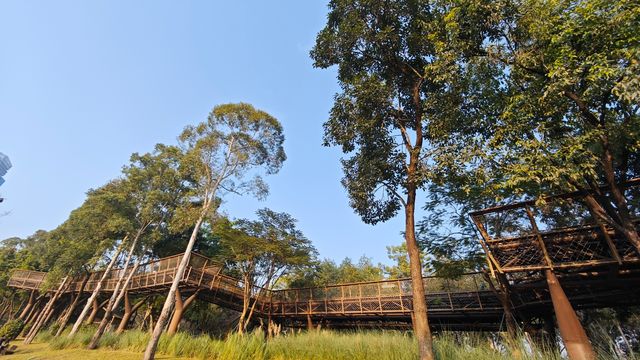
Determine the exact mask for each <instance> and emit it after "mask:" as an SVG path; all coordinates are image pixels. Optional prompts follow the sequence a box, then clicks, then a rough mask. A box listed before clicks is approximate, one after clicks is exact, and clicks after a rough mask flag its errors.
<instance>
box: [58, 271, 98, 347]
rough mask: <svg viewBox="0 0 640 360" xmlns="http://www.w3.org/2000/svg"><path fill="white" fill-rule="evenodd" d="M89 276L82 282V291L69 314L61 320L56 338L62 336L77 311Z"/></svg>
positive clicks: (69, 309)
mask: <svg viewBox="0 0 640 360" xmlns="http://www.w3.org/2000/svg"><path fill="white" fill-rule="evenodd" d="M89 276H91V274H87V275H86V276H85V277H84V279H83V280H82V284H81V285H80V290H79V291H78V294H77V295H76V297H75V298H74V299H73V302H71V305H69V308H68V309H67V313H66V314H64V316H63V317H62V318H61V321H60V326H59V327H58V331H57V332H56V335H55V337H58V336H60V334H62V332H63V331H64V329H65V328H66V327H67V323H68V322H69V319H70V318H71V315H73V312H74V311H75V310H76V307H77V306H78V302H79V301H80V298H81V297H82V292H83V291H84V287H85V286H86V285H87V281H89Z"/></svg>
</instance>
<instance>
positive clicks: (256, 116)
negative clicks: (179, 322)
mask: <svg viewBox="0 0 640 360" xmlns="http://www.w3.org/2000/svg"><path fill="white" fill-rule="evenodd" d="M179 140H180V144H181V146H182V150H183V151H184V156H183V157H182V166H181V168H182V170H183V171H184V173H185V174H186V176H187V178H188V179H189V180H190V182H191V189H192V192H191V193H190V194H188V196H189V197H190V198H191V199H192V200H193V201H194V202H197V203H198V204H200V206H199V208H197V209H195V210H196V211H195V212H194V211H193V210H194V208H193V207H185V208H187V211H186V212H187V213H188V214H190V217H191V219H193V221H194V227H193V231H192V233H191V237H190V238H189V242H188V244H187V247H186V249H185V253H184V256H183V257H182V259H181V261H180V264H179V266H178V269H177V272H176V275H175V277H174V281H173V283H172V285H171V288H170V290H169V294H167V299H166V301H165V303H164V306H163V308H162V312H161V313H160V316H159V318H158V321H157V323H156V326H155V328H154V330H153V335H152V336H151V339H150V340H149V343H148V345H147V348H146V350H145V354H144V359H153V358H154V356H155V351H156V348H157V346H158V341H159V339H160V335H161V333H162V330H163V328H164V326H165V325H166V323H167V321H168V319H169V315H170V313H171V310H172V308H173V306H174V303H175V294H176V291H177V289H178V284H179V282H180V279H181V278H182V275H183V273H184V271H185V269H186V267H187V265H188V263H189V258H190V255H191V251H192V249H193V247H194V244H195V241H196V238H197V236H198V232H199V231H200V228H201V226H202V224H203V223H204V222H205V220H207V219H209V218H211V217H212V215H213V213H214V212H215V210H216V208H217V206H218V204H219V197H221V196H222V195H223V193H228V192H232V193H236V194H242V193H246V192H252V193H254V194H255V195H256V196H258V197H261V196H265V195H266V194H267V186H266V184H265V183H264V181H263V180H262V178H261V176H260V174H259V172H260V170H263V171H264V172H265V173H266V174H274V173H276V172H278V171H279V170H280V167H281V166H282V163H283V162H284V160H285V159H286V156H285V153H284V148H283V147H282V144H283V142H284V135H283V134H282V126H281V125H280V123H279V122H278V120H277V119H276V118H274V117H273V116H271V115H269V114H267V113H266V112H264V111H261V110H258V109H256V108H254V107H253V106H252V105H249V104H244V103H239V104H225V105H218V106H216V107H215V108H214V109H213V110H212V111H211V113H210V114H209V117H208V119H207V121H205V122H203V123H200V124H198V125H196V126H187V127H186V128H185V130H184V131H183V132H182V134H181V135H180V137H179ZM251 175H253V177H251V178H250V179H247V178H248V177H249V176H251Z"/></svg>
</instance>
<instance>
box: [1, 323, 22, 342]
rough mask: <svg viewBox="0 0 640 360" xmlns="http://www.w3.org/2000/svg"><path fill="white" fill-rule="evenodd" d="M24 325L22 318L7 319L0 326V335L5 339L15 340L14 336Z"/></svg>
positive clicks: (16, 335) (18, 333) (15, 336)
mask: <svg viewBox="0 0 640 360" xmlns="http://www.w3.org/2000/svg"><path fill="white" fill-rule="evenodd" d="M23 327H24V322H22V320H19V319H16V320H11V321H8V322H7V323H6V324H4V325H3V326H2V327H1V328H0V337H3V338H5V340H9V341H11V340H15V338H17V337H18V335H20V331H22V328H23Z"/></svg>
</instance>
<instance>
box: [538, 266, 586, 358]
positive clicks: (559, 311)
mask: <svg viewBox="0 0 640 360" xmlns="http://www.w3.org/2000/svg"><path fill="white" fill-rule="evenodd" d="M545 276H546V278H547V285H548V286H549V293H550V294H551V302H552V303H553V310H554V311H555V313H556V321H557V322H558V329H559V330H560V336H561V337H562V341H563V342H564V345H565V347H566V349H567V354H568V355H569V359H571V360H595V359H596V355H595V353H594V352H593V348H592V347H591V343H590V342H589V338H587V333H586V332H585V331H584V328H583V327H582V324H580V320H579V319H578V315H577V314H576V312H575V310H574V309H573V306H571V303H570V302H569V299H568V298H567V295H566V294H565V292H564V290H563V289H562V287H561V286H560V282H559V281H558V278H557V277H556V275H555V274H554V273H553V271H551V270H545Z"/></svg>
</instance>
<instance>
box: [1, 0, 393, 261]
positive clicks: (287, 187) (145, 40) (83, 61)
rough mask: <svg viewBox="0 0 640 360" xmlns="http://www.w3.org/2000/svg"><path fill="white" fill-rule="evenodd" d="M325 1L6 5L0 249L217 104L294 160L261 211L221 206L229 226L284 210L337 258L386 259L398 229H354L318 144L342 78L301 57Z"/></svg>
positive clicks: (51, 222)
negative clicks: (264, 122)
mask: <svg viewBox="0 0 640 360" xmlns="http://www.w3.org/2000/svg"><path fill="white" fill-rule="evenodd" d="M326 3H327V0H304V1H301V0H289V1H258V0H254V1H200V2H197V1H180V2H176V1H158V0H153V1H111V0H109V1H106V0H105V1H81V0H77V1H55V2H54V1H25V0H15V1H12V0H10V1H6V0H5V1H2V2H0V152H3V153H5V154H7V155H8V156H9V157H10V158H11V161H12V163H13V168H12V169H11V170H10V171H9V173H8V174H7V176H6V177H5V179H6V183H5V184H4V185H3V186H2V187H0V194H2V196H3V197H4V198H5V202H4V203H2V204H0V212H1V213H4V212H9V214H8V215H6V216H3V217H0V239H4V238H7V237H10V236H27V235H29V234H31V233H33V232H34V231H35V230H37V229H45V230H50V229H53V228H55V227H56V226H57V225H58V224H60V223H62V222H63V221H64V220H65V219H66V218H67V216H68V215H69V212H70V211H71V210H73V209H74V208H76V207H78V206H79V205H80V204H81V203H82V201H83V200H84V197H85V192H86V191H87V190H88V189H89V188H95V187H98V186H100V185H102V184H104V183H105V182H107V181H108V180H109V179H112V178H114V177H117V176H118V175H119V173H120V169H121V167H122V166H123V165H124V164H125V163H126V162H127V161H128V158H129V155H130V154H131V153H132V152H146V151H150V150H151V149H152V148H153V145H154V144H155V143H158V142H162V143H168V144H173V143H175V142H176V140H175V139H176V136H177V135H178V134H179V133H180V131H181V130H182V128H183V127H184V126H185V125H187V124H195V123H197V122H200V121H202V120H204V119H205V118H206V116H207V114H208V112H209V110H210V109H211V108H212V107H213V106H214V105H216V104H221V103H227V102H239V101H244V102H249V103H251V104H253V105H254V106H256V107H258V108H260V109H263V110H265V111H267V112H269V113H271V114H272V115H274V116H275V117H276V118H278V119H279V120H280V121H281V122H282V124H283V126H284V130H285V136H286V141H285V149H286V152H287V156H288V160H287V161H286V162H285V165H284V167H283V169H282V170H281V171H280V173H278V174H277V175H274V176H270V177H268V178H267V181H268V183H269V184H270V187H271V194H270V196H269V197H268V198H267V200H266V201H263V202H258V201H255V200H254V199H252V198H250V197H237V196H229V197H227V198H226V199H225V200H226V203H225V204H224V210H225V212H226V213H227V214H228V215H230V216H231V217H236V218H238V217H252V216H253V214H254V212H255V210H256V209H258V208H261V207H264V206H267V207H269V208H271V209H273V210H276V211H285V212H288V213H290V214H292V215H293V216H294V217H296V218H297V219H298V220H299V226H300V228H301V229H302V230H303V231H304V233H305V234H306V235H307V237H309V238H310V239H311V240H312V241H313V243H314V244H315V246H316V247H317V248H318V250H319V252H320V256H321V257H326V258H332V259H335V260H337V261H339V260H341V259H342V258H344V257H345V256H349V257H352V258H354V259H356V258H358V257H360V256H361V255H362V254H366V255H368V256H371V257H373V259H374V261H376V262H387V257H386V250H385V246H387V245H397V244H399V243H401V242H402V237H401V235H400V231H401V230H402V227H403V220H402V219H401V218H396V219H393V220H391V221H389V222H388V223H385V224H381V225H376V226H375V227H373V226H370V225H366V224H364V223H362V222H361V220H360V218H359V217H358V216H357V215H356V214H354V212H353V210H351V208H350V207H349V205H348V199H347V195H346V192H345V190H344V189H343V188H342V186H341V185H340V178H341V177H342V170H341V169H340V163H339V159H340V156H341V154H340V152H339V149H336V148H334V149H331V148H325V147H323V146H322V124H323V122H324V121H325V120H326V119H327V115H328V111H329V109H330V108H331V104H332V101H333V96H334V93H335V92H336V91H337V90H338V85H337V81H336V78H335V76H336V72H335V69H333V70H321V69H314V68H313V66H312V63H311V60H310V58H309V50H310V49H311V47H312V46H313V44H314V41H315V36H316V33H317V32H318V31H319V30H320V29H321V28H322V27H323V26H324V23H325V19H326V12H327V8H326Z"/></svg>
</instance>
